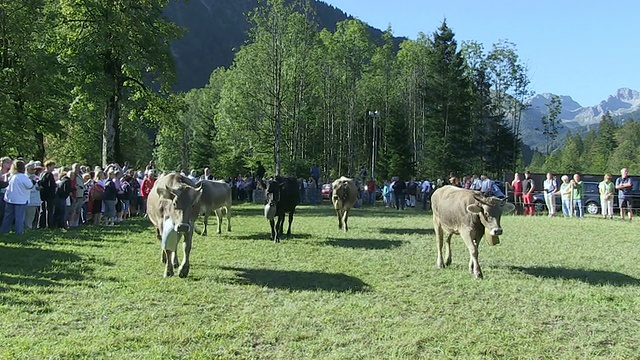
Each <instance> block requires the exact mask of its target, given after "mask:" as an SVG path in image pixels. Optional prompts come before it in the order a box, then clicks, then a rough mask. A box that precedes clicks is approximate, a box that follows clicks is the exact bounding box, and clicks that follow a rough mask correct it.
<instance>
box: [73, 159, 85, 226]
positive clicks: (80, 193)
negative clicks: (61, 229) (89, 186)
mask: <svg viewBox="0 0 640 360" xmlns="http://www.w3.org/2000/svg"><path fill="white" fill-rule="evenodd" d="M69 178H70V179H71V187H72V188H73V191H72V193H71V199H70V201H71V206H70V208H69V226H70V227H77V226H78V224H79V222H80V212H81V210H82V204H83V203H84V181H83V179H82V174H81V173H80V164H78V163H75V164H73V165H71V171H70V172H69Z"/></svg>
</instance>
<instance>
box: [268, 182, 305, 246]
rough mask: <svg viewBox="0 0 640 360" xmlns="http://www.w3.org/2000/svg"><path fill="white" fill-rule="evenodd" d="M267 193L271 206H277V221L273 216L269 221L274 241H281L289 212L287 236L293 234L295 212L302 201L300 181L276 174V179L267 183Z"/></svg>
mask: <svg viewBox="0 0 640 360" xmlns="http://www.w3.org/2000/svg"><path fill="white" fill-rule="evenodd" d="M265 195H266V198H267V203H268V204H269V206H275V208H276V213H275V216H276V217H277V218H278V221H277V222H276V221H275V220H274V219H273V218H271V219H269V223H270V224H271V238H272V239H273V241H274V242H280V236H281V235H282V233H283V225H284V217H285V214H286V213H289V228H288V230H287V236H291V223H292V222H293V214H294V213H295V212H296V206H297V205H298V204H299V203H300V192H299V191H298V181H297V180H296V178H294V177H288V176H287V177H284V176H276V178H275V179H272V180H269V181H268V182H267V183H266V185H265Z"/></svg>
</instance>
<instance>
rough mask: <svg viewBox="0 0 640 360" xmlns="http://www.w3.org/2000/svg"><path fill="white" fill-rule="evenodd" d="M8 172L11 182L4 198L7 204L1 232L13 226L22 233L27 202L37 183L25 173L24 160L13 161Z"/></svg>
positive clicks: (18, 232) (5, 231)
mask: <svg viewBox="0 0 640 360" xmlns="http://www.w3.org/2000/svg"><path fill="white" fill-rule="evenodd" d="M8 174H9V178H8V180H9V181H8V183H9V184H8V186H7V187H6V190H5V192H4V196H3V199H2V202H3V203H4V204H5V205H4V206H5V211H4V217H3V218H2V226H0V233H5V234H6V233H8V232H9V231H11V227H12V226H13V227H14V230H15V232H16V234H22V233H23V232H24V222H25V216H26V212H27V204H28V203H29V199H30V197H31V195H30V192H31V189H32V188H33V187H34V186H35V184H34V182H32V181H31V179H29V177H28V176H27V175H26V174H25V164H24V161H22V160H16V161H15V162H13V163H12V164H11V168H10V170H9V172H8Z"/></svg>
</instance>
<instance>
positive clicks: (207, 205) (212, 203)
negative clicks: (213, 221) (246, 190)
mask: <svg viewBox="0 0 640 360" xmlns="http://www.w3.org/2000/svg"><path fill="white" fill-rule="evenodd" d="M196 186H201V187H202V197H200V213H201V214H204V230H203V231H202V235H205V236H206V235H207V223H208V222H209V215H211V213H212V212H213V213H215V214H216V218H217V219H218V229H217V230H216V234H220V233H221V232H222V212H223V211H224V213H225V215H226V216H227V231H231V202H232V201H231V199H232V196H231V186H229V184H227V183H226V182H224V181H215V180H202V181H198V183H197V184H196ZM223 209H224V210H223Z"/></svg>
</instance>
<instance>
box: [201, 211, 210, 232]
mask: <svg viewBox="0 0 640 360" xmlns="http://www.w3.org/2000/svg"><path fill="white" fill-rule="evenodd" d="M207 224H209V211H205V212H204V229H203V230H202V236H207Z"/></svg>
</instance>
